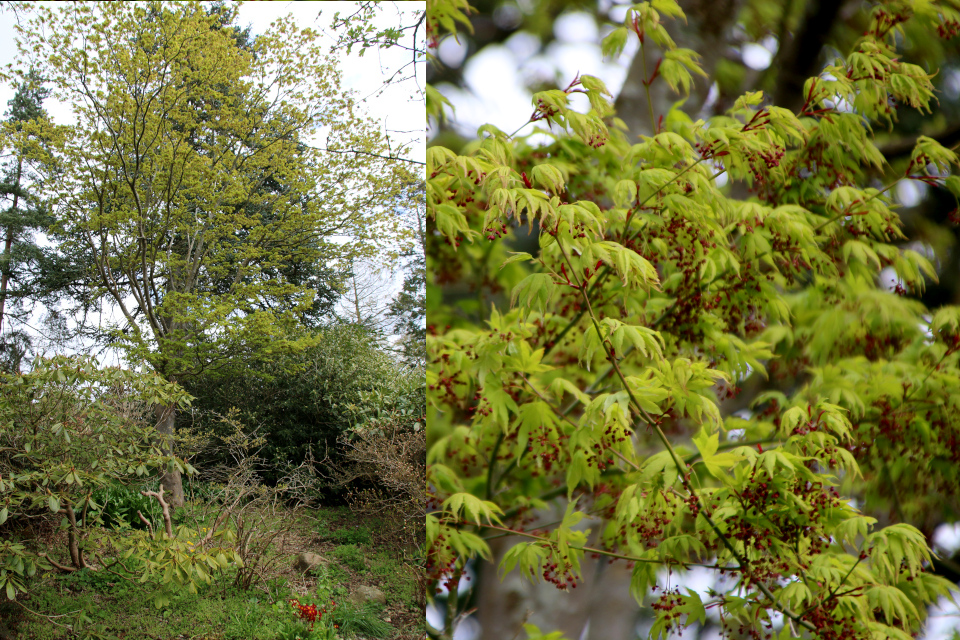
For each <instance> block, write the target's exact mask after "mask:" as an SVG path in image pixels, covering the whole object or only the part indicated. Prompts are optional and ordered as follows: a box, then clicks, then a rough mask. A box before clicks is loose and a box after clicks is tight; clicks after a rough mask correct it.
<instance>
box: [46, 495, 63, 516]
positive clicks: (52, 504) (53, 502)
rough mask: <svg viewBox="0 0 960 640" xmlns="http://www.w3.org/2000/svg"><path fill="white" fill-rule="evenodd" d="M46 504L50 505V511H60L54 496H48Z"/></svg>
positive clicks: (58, 502)
mask: <svg viewBox="0 0 960 640" xmlns="http://www.w3.org/2000/svg"><path fill="white" fill-rule="evenodd" d="M47 506H48V507H50V512H51V513H59V512H60V501H59V500H58V499H57V497H56V496H50V497H48V498H47Z"/></svg>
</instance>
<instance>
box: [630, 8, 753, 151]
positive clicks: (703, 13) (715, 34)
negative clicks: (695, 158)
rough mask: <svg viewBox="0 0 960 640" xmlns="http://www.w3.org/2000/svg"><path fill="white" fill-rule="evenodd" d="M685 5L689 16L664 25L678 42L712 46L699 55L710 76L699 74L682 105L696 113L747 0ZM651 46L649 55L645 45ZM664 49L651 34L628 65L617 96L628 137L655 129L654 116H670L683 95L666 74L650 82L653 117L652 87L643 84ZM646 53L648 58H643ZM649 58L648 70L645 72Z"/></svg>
mask: <svg viewBox="0 0 960 640" xmlns="http://www.w3.org/2000/svg"><path fill="white" fill-rule="evenodd" d="M680 6H681V7H682V8H683V11H684V13H685V14H686V16H687V21H686V22H684V21H682V20H667V21H665V22H664V26H665V27H666V29H667V32H668V33H669V34H670V36H671V37H672V38H673V39H674V41H675V42H676V43H677V46H678V47H685V48H687V49H693V50H694V51H700V52H705V51H708V52H710V55H705V56H704V57H703V58H701V59H700V65H701V66H702V67H703V70H704V72H706V74H707V77H706V78H704V77H702V76H699V75H696V76H694V85H693V87H692V88H691V91H690V96H689V97H688V98H687V101H686V102H685V103H684V105H683V110H684V111H685V112H686V113H688V114H691V115H692V116H693V117H694V119H696V117H697V114H698V113H699V112H700V109H701V107H703V104H704V102H705V101H706V99H707V94H708V93H709V91H710V86H711V85H712V84H713V72H714V70H715V68H716V65H717V62H718V61H719V60H720V59H721V58H722V57H723V53H724V51H725V50H726V49H727V46H728V45H727V39H728V36H729V31H730V30H731V29H732V28H733V26H734V25H735V24H736V19H737V16H738V15H739V13H740V9H741V7H742V6H743V0H681V2H680ZM644 50H645V51H646V56H644V54H643V51H644ZM662 56H663V52H662V51H660V49H659V48H658V47H657V45H655V44H654V43H653V42H652V41H651V39H650V38H647V39H646V43H645V45H644V49H643V50H641V51H637V54H636V55H635V56H634V58H633V60H632V61H631V63H630V68H629V69H628V70H627V78H626V80H625V81H624V83H623V88H622V89H621V90H620V94H619V95H618V96H617V100H616V103H615V105H614V106H615V107H616V110H617V116H618V117H620V118H621V119H622V120H623V121H624V123H626V125H627V128H628V130H629V135H628V138H627V139H628V140H629V141H630V142H631V143H635V142H638V140H637V137H638V136H640V135H647V136H649V135H653V124H652V123H653V122H655V121H658V120H659V118H660V117H661V116H664V117H666V115H667V111H668V110H669V109H670V106H671V105H672V104H673V103H674V102H676V101H678V100H680V99H681V97H682V96H680V95H678V94H676V93H674V92H673V90H672V89H671V88H670V87H668V86H667V83H666V82H664V81H663V80H662V79H657V80H655V81H654V82H652V83H651V84H650V87H649V89H650V100H651V102H652V103H653V111H654V113H653V117H652V118H651V115H650V111H649V108H648V106H647V92H646V88H645V87H644V80H645V77H646V76H649V75H652V74H653V70H654V69H655V68H656V67H657V62H658V60H659V59H660V58H661V57H662ZM644 57H646V61H644ZM644 64H646V76H645V75H644Z"/></svg>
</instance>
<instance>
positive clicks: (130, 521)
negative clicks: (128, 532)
mask: <svg viewBox="0 0 960 640" xmlns="http://www.w3.org/2000/svg"><path fill="white" fill-rule="evenodd" d="M157 485H158V483H157V482H152V483H149V484H146V485H143V484H141V485H132V486H128V485H125V484H120V483H117V482H114V483H111V484H109V485H106V486H104V487H100V488H99V489H97V490H96V491H94V492H93V495H92V496H91V498H92V499H93V502H95V503H97V504H98V505H100V509H99V516H100V519H101V521H102V524H103V525H104V526H107V527H110V526H119V527H131V528H133V529H146V528H147V525H146V523H144V522H143V520H141V519H140V516H139V515H138V514H143V517H144V518H146V519H147V520H148V521H149V522H150V523H151V524H152V525H153V526H154V527H159V526H160V525H161V518H162V510H161V508H160V504H159V503H158V502H157V501H156V500H154V499H153V498H149V497H147V496H144V495H143V494H142V493H140V491H141V490H150V491H156V490H157Z"/></svg>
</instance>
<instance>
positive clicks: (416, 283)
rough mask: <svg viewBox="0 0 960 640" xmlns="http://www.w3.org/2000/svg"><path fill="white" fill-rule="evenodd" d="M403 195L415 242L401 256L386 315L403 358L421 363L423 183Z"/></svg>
mask: <svg viewBox="0 0 960 640" xmlns="http://www.w3.org/2000/svg"><path fill="white" fill-rule="evenodd" d="M405 196H406V197H405V199H404V203H403V208H404V209H405V212H406V213H405V217H406V219H407V222H408V224H409V225H410V227H411V229H412V230H413V232H414V234H415V237H416V241H417V242H416V244H415V245H414V246H413V247H412V248H411V249H410V250H409V251H407V252H406V255H405V256H404V258H405V259H406V263H405V264H404V271H405V274H404V277H403V287H402V288H401V290H400V292H399V293H397V295H396V297H394V299H393V300H392V301H391V302H390V305H389V307H388V309H387V317H388V318H391V319H392V320H393V322H394V327H393V329H394V333H398V334H400V336H401V339H400V349H401V352H402V353H403V357H404V359H405V360H406V361H407V362H408V363H409V364H413V365H416V364H420V365H423V364H424V363H425V360H426V356H427V347H426V340H427V324H426V321H427V281H426V268H427V264H426V253H425V251H426V228H425V227H426V210H425V209H426V185H425V184H424V183H423V182H420V183H413V184H411V185H409V186H408V187H407V189H406V192H405Z"/></svg>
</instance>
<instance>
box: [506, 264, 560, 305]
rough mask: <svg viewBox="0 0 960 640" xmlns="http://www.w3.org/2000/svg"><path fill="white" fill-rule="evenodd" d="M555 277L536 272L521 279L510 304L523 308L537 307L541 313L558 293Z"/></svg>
mask: <svg viewBox="0 0 960 640" xmlns="http://www.w3.org/2000/svg"><path fill="white" fill-rule="evenodd" d="M556 291H557V287H556V285H555V284H554V283H553V277H552V276H550V275H549V274H546V273H534V274H531V275H529V276H527V277H526V278H524V279H523V280H521V281H520V284H518V285H517V286H516V287H514V289H513V293H512V295H511V297H510V306H514V307H520V308H521V309H536V310H537V311H540V312H541V313H542V312H544V311H545V310H546V309H547V305H549V304H550V301H551V300H552V299H553V297H554V295H556Z"/></svg>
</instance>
